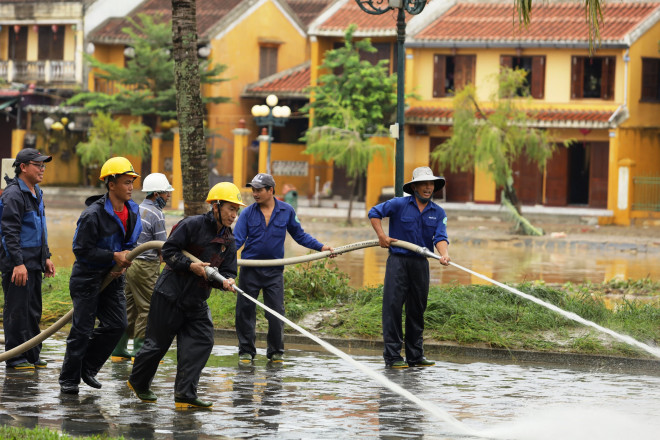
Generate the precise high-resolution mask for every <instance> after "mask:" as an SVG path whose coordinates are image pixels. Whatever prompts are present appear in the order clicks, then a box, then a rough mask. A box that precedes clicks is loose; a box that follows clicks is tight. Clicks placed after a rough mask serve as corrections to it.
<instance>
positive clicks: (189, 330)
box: [129, 292, 213, 399]
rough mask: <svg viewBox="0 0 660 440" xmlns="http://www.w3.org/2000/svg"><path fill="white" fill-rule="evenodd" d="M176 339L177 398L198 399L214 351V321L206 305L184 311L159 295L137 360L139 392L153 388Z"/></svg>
mask: <svg viewBox="0 0 660 440" xmlns="http://www.w3.org/2000/svg"><path fill="white" fill-rule="evenodd" d="M175 336H176V345H177V349H176V359H177V366H176V379H175V380H174V397H183V398H190V399H195V398H197V385H198V384H199V377H200V376H201V374H202V370H203V369H204V366H205V365H206V361H207V360H208V359H209V356H210V355H211V351H212V350H213V321H212V319H211V310H210V309H209V306H208V304H207V303H206V302H203V303H200V304H199V307H198V308H195V309H190V308H185V309H184V308H181V307H179V306H177V305H176V304H175V303H173V302H171V301H169V300H168V299H166V298H165V297H163V296H162V295H160V294H159V293H158V292H154V295H153V296H152V297H151V307H150V308H149V318H148V319H147V332H146V338H145V341H144V345H143V346H142V348H141V349H140V351H139V352H138V354H137V356H136V357H135V363H134V364H133V371H131V375H130V377H129V380H130V381H131V384H132V385H133V386H134V387H135V388H136V389H138V390H147V389H149V388H150V387H151V381H152V380H153V378H154V376H155V374H156V370H158V363H159V362H160V360H161V359H162V358H163V356H165V353H167V350H168V349H169V348H170V346H171V345H172V341H173V340H174V337H175Z"/></svg>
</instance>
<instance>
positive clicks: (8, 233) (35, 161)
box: [0, 148, 55, 370]
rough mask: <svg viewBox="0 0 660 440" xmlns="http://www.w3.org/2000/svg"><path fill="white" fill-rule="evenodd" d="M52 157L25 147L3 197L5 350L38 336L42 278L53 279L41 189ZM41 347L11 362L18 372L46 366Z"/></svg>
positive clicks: (0, 250)
mask: <svg viewBox="0 0 660 440" xmlns="http://www.w3.org/2000/svg"><path fill="white" fill-rule="evenodd" d="M52 159H53V158H52V157H51V156H46V155H45V154H41V153H40V152H39V151H37V150H35V149H34V148H25V149H23V150H21V151H20V152H19V153H18V154H17V155H16V160H15V161H14V164H13V165H12V166H13V167H14V171H15V173H16V177H14V178H13V179H10V178H9V177H5V180H6V181H7V187H6V188H5V191H4V192H3V193H2V198H0V231H1V235H2V246H0V270H1V271H2V290H3V292H4V299H5V302H4V308H3V313H2V321H3V327H4V331H5V351H9V350H11V349H12V348H14V347H18V346H19V345H21V344H22V343H24V342H26V341H29V340H30V339H32V338H33V337H34V336H36V335H38V334H39V332H40V329H39V321H41V280H42V274H44V275H45V276H46V277H47V278H48V277H52V276H54V275H55V265H54V264H53V262H52V261H51V260H50V250H49V248H48V231H47V230H46V213H45V210H44V198H43V191H42V190H41V188H39V183H41V181H42V180H43V178H44V170H45V169H46V162H50V161H51V160H52ZM40 353H41V344H39V345H37V346H36V347H33V348H31V349H30V350H28V351H26V352H25V353H22V354H19V355H17V356H14V357H13V358H11V359H7V361H6V365H7V368H9V369H14V370H34V368H35V367H37V368H46V366H47V362H46V361H45V360H43V359H41V357H40Z"/></svg>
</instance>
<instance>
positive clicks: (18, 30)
mask: <svg viewBox="0 0 660 440" xmlns="http://www.w3.org/2000/svg"><path fill="white" fill-rule="evenodd" d="M20 31H21V27H20V26H19V25H17V24H15V25H14V33H15V34H17V33H19V32H20Z"/></svg>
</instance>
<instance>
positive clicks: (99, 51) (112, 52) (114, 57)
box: [87, 44, 124, 90]
mask: <svg viewBox="0 0 660 440" xmlns="http://www.w3.org/2000/svg"><path fill="white" fill-rule="evenodd" d="M93 56H94V58H96V59H97V60H99V61H100V62H102V63H106V64H114V65H116V66H120V67H123V66H124V46H123V45H111V44H96V45H95V47H94V54H93ZM97 71H98V69H91V70H90V72H89V74H88V75H87V78H88V80H87V81H88V88H89V90H94V73H95V72H97Z"/></svg>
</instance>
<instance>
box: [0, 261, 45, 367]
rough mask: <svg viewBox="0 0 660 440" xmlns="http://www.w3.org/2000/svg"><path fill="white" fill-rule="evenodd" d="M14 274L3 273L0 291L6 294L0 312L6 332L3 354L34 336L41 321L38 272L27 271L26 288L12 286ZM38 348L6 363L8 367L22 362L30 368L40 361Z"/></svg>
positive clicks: (40, 274)
mask: <svg viewBox="0 0 660 440" xmlns="http://www.w3.org/2000/svg"><path fill="white" fill-rule="evenodd" d="M12 273H13V270H12V271H11V272H3V273H2V290H3V291H4V294H5V304H4V308H3V311H2V322H3V328H4V331H5V351H9V350H11V349H12V348H15V347H18V346H19V345H21V344H22V343H23V342H27V341H29V340H30V339H32V338H33V337H35V336H37V335H38V334H39V333H40V332H41V330H40V329H39V321H41V279H42V276H43V274H42V273H41V271H40V270H29V271H28V279H27V283H26V284H25V286H17V285H16V284H14V283H12V282H11V276H12ZM40 352H41V344H38V345H36V346H35V347H33V348H31V349H29V350H27V351H25V352H24V353H21V354H18V355H16V356H14V357H13V358H11V359H7V361H6V362H7V366H8V367H13V366H14V365H17V364H20V363H22V362H29V363H31V364H33V363H35V362H37V361H38V360H39V353H40Z"/></svg>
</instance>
